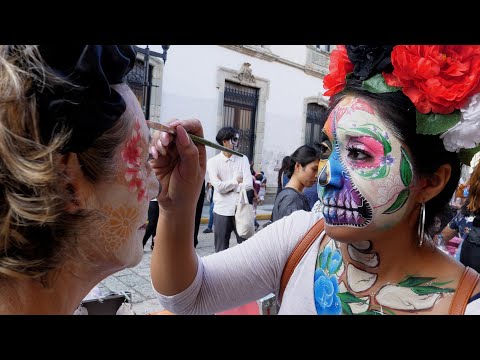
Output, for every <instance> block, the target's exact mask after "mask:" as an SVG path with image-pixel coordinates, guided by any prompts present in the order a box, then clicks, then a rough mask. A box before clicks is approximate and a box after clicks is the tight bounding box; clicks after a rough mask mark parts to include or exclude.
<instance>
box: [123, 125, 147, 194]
mask: <svg viewBox="0 0 480 360" xmlns="http://www.w3.org/2000/svg"><path fill="white" fill-rule="evenodd" d="M142 142H144V140H143V138H142V137H141V135H140V122H139V121H138V119H136V121H135V125H134V131H133V134H132V137H131V138H130V139H129V140H128V141H127V144H126V145H125V148H124V149H123V150H122V152H121V156H122V160H123V161H125V163H126V165H127V168H126V170H125V174H124V178H125V180H126V181H127V183H128V190H129V191H130V192H137V193H138V196H137V200H138V201H142V200H143V199H144V198H145V197H146V186H145V180H144V178H143V176H142V173H141V168H142V159H141V156H142V146H141V145H142Z"/></svg>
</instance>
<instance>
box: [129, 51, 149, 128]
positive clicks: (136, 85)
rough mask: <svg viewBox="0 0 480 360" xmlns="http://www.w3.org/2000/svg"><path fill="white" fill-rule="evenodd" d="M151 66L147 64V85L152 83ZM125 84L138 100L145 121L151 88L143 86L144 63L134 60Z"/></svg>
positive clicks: (147, 116)
mask: <svg viewBox="0 0 480 360" xmlns="http://www.w3.org/2000/svg"><path fill="white" fill-rule="evenodd" d="M152 73H153V66H152V65H150V64H149V71H148V84H151V83H152ZM126 82H127V84H128V86H130V89H132V91H133V93H134V94H135V96H136V97H137V99H138V102H139V103H140V106H141V107H142V110H143V113H144V114H145V119H149V118H150V98H151V96H152V87H151V86H147V84H145V62H144V61H143V60H140V59H136V60H135V65H134V66H133V69H132V71H130V72H129V73H128V75H127V78H126ZM145 90H146V96H147V99H146V102H145Z"/></svg>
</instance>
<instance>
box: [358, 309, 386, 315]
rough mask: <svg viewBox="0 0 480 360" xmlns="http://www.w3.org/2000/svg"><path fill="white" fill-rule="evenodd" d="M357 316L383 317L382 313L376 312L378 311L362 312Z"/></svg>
mask: <svg viewBox="0 0 480 360" xmlns="http://www.w3.org/2000/svg"><path fill="white" fill-rule="evenodd" d="M356 315H382V314H381V313H380V311H376V310H367V311H364V312H361V313H358V314H356Z"/></svg>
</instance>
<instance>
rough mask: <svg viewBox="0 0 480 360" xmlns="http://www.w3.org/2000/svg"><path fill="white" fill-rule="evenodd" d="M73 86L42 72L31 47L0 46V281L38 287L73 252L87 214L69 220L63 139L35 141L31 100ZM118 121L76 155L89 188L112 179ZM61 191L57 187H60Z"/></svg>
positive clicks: (121, 132)
mask: <svg viewBox="0 0 480 360" xmlns="http://www.w3.org/2000/svg"><path fill="white" fill-rule="evenodd" d="M53 85H62V86H65V87H68V86H73V85H72V84H70V83H69V82H68V81H66V80H65V79H62V78H60V77H59V76H57V75H56V74H55V73H54V72H53V71H52V70H50V68H49V67H48V66H47V65H46V64H45V62H44V61H43V59H42V58H41V56H40V54H39V52H38V49H37V46H35V45H2V46H0V276H2V277H28V278H35V279H42V280H44V278H45V275H47V274H48V273H49V272H51V271H52V270H54V269H56V268H58V267H59V266H60V265H61V264H62V262H63V261H64V260H65V258H66V254H67V252H72V251H73V250H74V249H75V247H76V244H75V241H76V239H77V236H72V234H76V233H77V231H79V229H80V225H81V224H83V223H84V220H85V218H86V217H88V216H89V214H87V213H85V212H79V213H76V214H71V213H69V212H67V211H66V205H67V204H68V203H69V202H71V201H73V200H74V196H73V191H72V189H71V188H70V187H69V186H68V181H69V179H67V178H66V176H65V175H64V174H63V172H62V171H61V168H60V167H59V166H58V165H59V161H60V158H61V157H60V154H59V150H60V149H61V148H62V146H63V145H64V144H65V143H66V141H67V140H68V138H69V132H68V131H66V130H63V131H59V132H58V133H57V134H56V135H54V136H52V138H51V139H50V140H49V141H48V142H46V141H45V140H44V139H42V137H41V126H42V124H41V123H40V122H39V116H38V110H37V101H36V92H37V91H42V90H43V89H44V88H49V87H52V86H53ZM127 131H128V125H127V123H126V122H125V121H124V120H123V119H120V121H117V123H116V124H115V126H114V127H113V128H111V129H110V130H108V131H107V132H105V133H104V134H103V135H102V136H101V137H100V138H98V139H97V140H96V141H95V143H94V144H93V145H92V146H91V147H90V148H89V149H87V150H86V151H84V152H83V153H79V154H78V159H79V162H80V164H81V166H82V171H83V172H84V174H85V176H86V177H87V179H89V180H90V181H91V182H92V183H95V182H97V181H98V180H101V179H102V180H103V179H109V178H110V177H112V174H113V173H114V172H115V169H114V167H113V164H112V163H113V161H112V158H113V156H114V154H115V150H116V149H117V147H118V145H119V144H120V143H121V140H123V139H125V138H126V136H127ZM62 184H65V186H62Z"/></svg>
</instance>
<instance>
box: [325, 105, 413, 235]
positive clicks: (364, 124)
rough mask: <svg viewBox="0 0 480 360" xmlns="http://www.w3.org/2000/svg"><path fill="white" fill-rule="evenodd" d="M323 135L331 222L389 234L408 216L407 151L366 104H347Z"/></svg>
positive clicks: (409, 168)
mask: <svg viewBox="0 0 480 360" xmlns="http://www.w3.org/2000/svg"><path fill="white" fill-rule="evenodd" d="M324 132H325V133H326V134H327V136H328V137H329V139H330V141H331V142H332V153H331V155H330V157H329V158H328V160H326V161H321V164H320V166H319V184H320V186H323V189H322V191H320V194H319V195H321V196H320V199H322V201H323V204H324V216H325V220H326V223H327V224H328V225H331V226H353V227H365V226H368V227H369V229H374V228H378V229H385V228H390V227H392V226H394V225H395V224H397V223H398V222H399V221H400V220H401V219H402V218H403V217H404V216H405V214H406V212H407V208H408V207H407V206H406V203H407V202H408V200H410V199H411V196H410V191H411V190H410V189H409V188H410V187H411V184H412V178H413V172H412V166H411V162H410V158H409V156H408V150H407V149H406V147H405V146H404V145H403V144H402V143H401V142H400V141H399V140H398V139H396V138H395V137H394V136H393V134H392V133H391V131H390V130H389V129H388V128H387V127H386V126H385V125H384V123H383V122H382V120H381V118H380V117H379V115H378V114H377V112H376V111H375V110H374V109H373V107H371V106H370V105H369V103H368V102H367V101H365V100H363V99H358V98H354V97H348V98H345V99H343V100H342V101H341V102H340V103H339V104H338V105H337V107H336V108H335V109H334V110H333V111H332V112H331V114H330V116H329V118H328V119H327V123H326V124H325V127H324Z"/></svg>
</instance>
